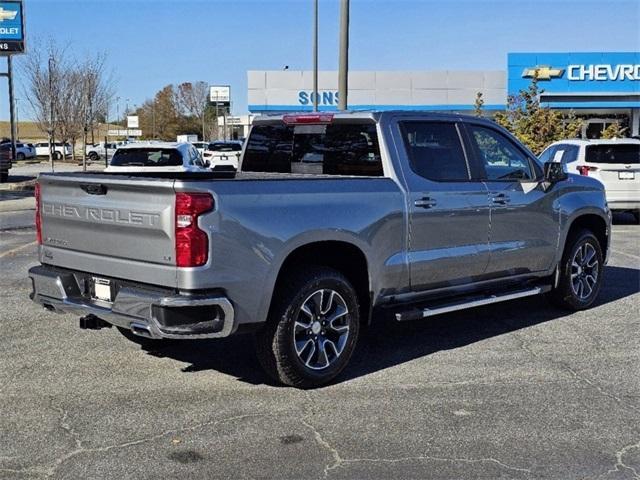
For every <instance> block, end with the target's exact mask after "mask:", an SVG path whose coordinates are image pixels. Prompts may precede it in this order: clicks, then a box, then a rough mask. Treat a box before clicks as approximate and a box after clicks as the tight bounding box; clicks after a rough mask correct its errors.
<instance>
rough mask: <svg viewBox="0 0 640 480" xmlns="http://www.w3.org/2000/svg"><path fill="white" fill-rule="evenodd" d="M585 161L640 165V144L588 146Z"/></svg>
mask: <svg viewBox="0 0 640 480" xmlns="http://www.w3.org/2000/svg"><path fill="white" fill-rule="evenodd" d="M585 160H586V161H587V162H589V163H640V143H638V144H633V143H623V144H619V145H612V144H602V145H588V146H587V149H586V152H585Z"/></svg>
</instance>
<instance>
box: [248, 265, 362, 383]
mask: <svg viewBox="0 0 640 480" xmlns="http://www.w3.org/2000/svg"><path fill="white" fill-rule="evenodd" d="M321 292H322V293H321ZM331 292H333V293H331ZM335 294H337V295H335ZM325 295H326V296H327V298H326V299H325V297H324V296H325ZM318 305H319V307H318V308H316V306H318ZM325 307H326V308H325ZM305 308H306V310H305ZM345 310H346V312H345ZM304 312H308V313H304ZM331 318H333V319H332V320H330V319H331ZM305 322H306V323H307V325H308V326H306V327H304V328H302V327H301V325H302V324H304V323H305ZM345 327H346V332H345ZM320 329H321V330H320ZM359 331H360V306H359V304H358V296H357V294H356V291H355V289H354V288H353V286H352V285H351V283H350V282H349V280H347V278H346V277H345V276H344V275H342V274H341V273H340V272H338V271H336V270H333V269H331V268H327V267H318V266H307V267H305V268H300V270H298V271H297V272H296V273H293V274H292V275H290V276H289V278H287V279H285V281H284V282H283V284H282V287H281V288H280V289H279V290H278V291H276V292H275V294H274V305H272V308H271V311H270V314H269V318H268V320H267V323H266V325H265V327H264V328H263V329H262V330H260V331H259V332H258V333H257V334H256V336H255V340H256V352H257V355H258V360H259V361H260V364H261V365H262V367H263V368H264V370H265V371H266V372H267V373H268V374H269V375H270V376H271V377H272V378H274V379H275V380H277V381H278V382H281V383H283V384H285V385H289V386H292V387H297V388H313V387H318V386H321V385H324V384H326V383H328V382H330V381H331V380H333V379H334V378H335V377H336V376H337V375H338V374H340V372H342V370H343V369H344V368H345V367H346V365H347V363H348V362H349V359H350V358H351V355H352V354H353V351H354V349H355V346H356V342H357V340H358V333H359ZM345 333H346V337H343V335H345ZM309 342H311V343H309ZM300 345H304V346H303V347H302V348H301V349H300V350H298V348H299V346H300ZM312 348H313V350H312ZM338 350H340V352H339V353H338ZM305 358H306V361H305Z"/></svg>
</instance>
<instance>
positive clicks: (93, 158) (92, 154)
mask: <svg viewBox="0 0 640 480" xmlns="http://www.w3.org/2000/svg"><path fill="white" fill-rule="evenodd" d="M98 158H99V157H98V154H97V153H96V152H90V153H89V160H91V161H92V162H96V161H98Z"/></svg>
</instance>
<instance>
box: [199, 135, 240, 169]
mask: <svg viewBox="0 0 640 480" xmlns="http://www.w3.org/2000/svg"><path fill="white" fill-rule="evenodd" d="M241 153H242V143H240V142H235V141H229V142H211V143H209V145H208V146H207V149H206V150H205V152H204V154H203V155H202V158H203V159H204V161H205V162H209V166H210V167H211V168H212V169H215V168H219V167H222V168H228V167H232V168H235V169H236V170H237V169H238V164H239V161H240V154H241Z"/></svg>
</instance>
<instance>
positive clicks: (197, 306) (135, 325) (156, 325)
mask: <svg viewBox="0 0 640 480" xmlns="http://www.w3.org/2000/svg"><path fill="white" fill-rule="evenodd" d="M29 277H30V278H31V281H32V284H33V291H32V293H31V295H30V297H31V299H32V300H33V301H34V302H36V303H39V304H40V305H42V306H44V307H45V308H46V309H48V310H52V311H55V312H58V313H76V314H79V315H81V316H86V315H94V316H95V317H98V318H99V319H102V320H104V321H105V322H107V323H109V324H111V325H115V326H117V327H123V328H127V329H130V330H131V331H132V332H133V333H135V334H137V335H141V336H146V337H150V338H155V339H161V338H173V339H198V338H222V337H227V336H229V335H231V334H232V333H234V332H235V330H236V325H235V322H234V308H233V305H232V304H231V302H230V301H229V300H228V299H227V298H226V297H224V296H222V295H218V294H212V295H202V294H198V295H180V294H176V293H175V292H174V291H172V290H168V289H164V290H163V289H158V288H154V287H149V286H145V285H139V286H137V285H132V284H130V283H127V284H126V286H125V285H124V284H123V285H120V286H119V288H118V289H117V293H116V294H115V298H114V300H113V302H112V303H110V302H103V301H101V300H96V299H92V298H91V297H90V296H89V295H88V294H87V293H86V292H87V287H86V285H84V283H85V279H86V278H87V277H91V275H90V274H85V273H82V272H73V271H68V270H63V269H58V268H53V267H47V266H44V265H40V266H36V267H32V268H31V269H30V270H29ZM117 282H118V281H117V280H114V283H117Z"/></svg>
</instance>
